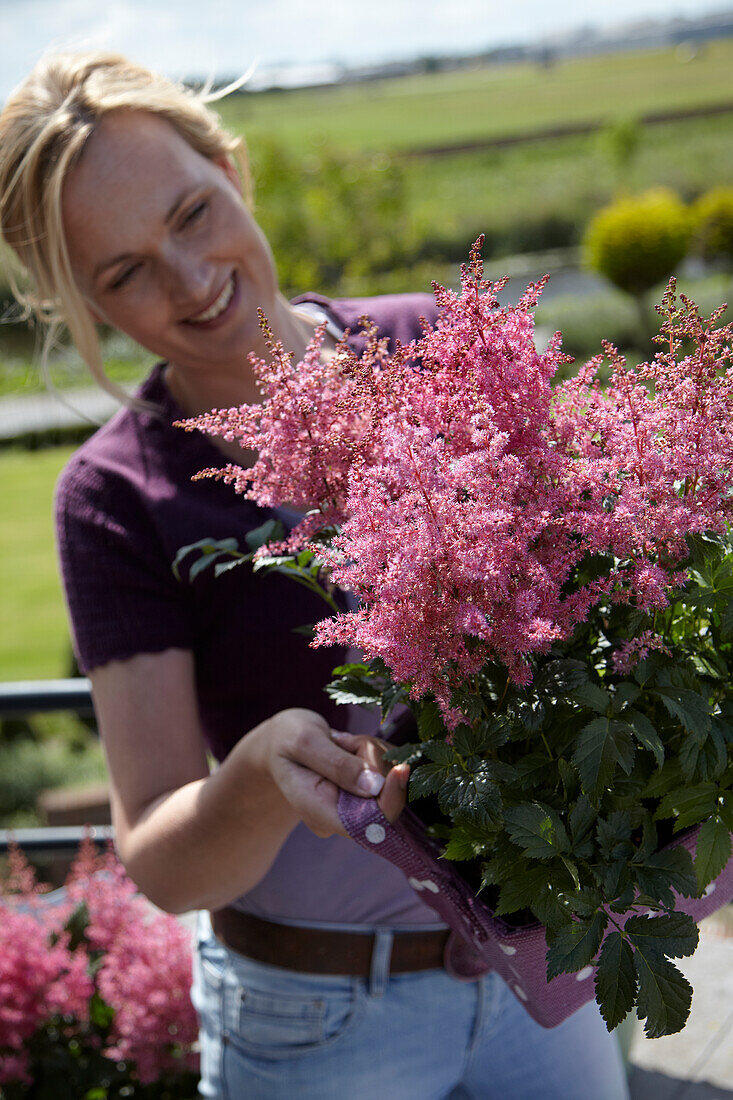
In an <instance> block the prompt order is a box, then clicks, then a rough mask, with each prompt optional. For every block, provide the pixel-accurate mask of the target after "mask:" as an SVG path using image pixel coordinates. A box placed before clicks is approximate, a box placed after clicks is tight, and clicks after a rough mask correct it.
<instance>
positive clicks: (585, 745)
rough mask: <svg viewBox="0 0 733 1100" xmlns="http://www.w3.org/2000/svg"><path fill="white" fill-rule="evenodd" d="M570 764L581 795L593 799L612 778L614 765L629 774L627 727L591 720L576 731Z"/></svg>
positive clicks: (615, 722) (630, 749)
mask: <svg viewBox="0 0 733 1100" xmlns="http://www.w3.org/2000/svg"><path fill="white" fill-rule="evenodd" d="M572 761H573V764H575V766H576V768H577V769H578V774H579V775H580V781H581V783H582V786H583V791H584V793H585V794H587V795H588V796H589V798H591V799H592V800H597V799H598V798H599V796H600V794H601V792H602V791H603V790H604V789H605V788H606V787H607V786H608V785H609V784H610V782H611V780H612V779H613V774H614V771H615V770H616V766H617V765H618V764H620V765H621V767H622V768H623V769H624V771H626V773H627V774H628V772H630V771H631V767H632V766H633V745H632V743H631V731H630V729H629V727H628V726H626V725H625V723H623V722H617V721H614V720H612V719H609V718H594V719H593V720H592V721H591V722H588V724H587V725H586V726H584V727H583V729H582V730H581V731H580V734H579V736H578V739H577V742H576V746H575V752H574V753H573V756H572Z"/></svg>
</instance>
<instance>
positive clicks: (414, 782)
mask: <svg viewBox="0 0 733 1100" xmlns="http://www.w3.org/2000/svg"><path fill="white" fill-rule="evenodd" d="M444 778H445V768H443V767H441V766H440V764H420V765H419V766H418V767H417V768H414V769H413V771H412V774H411V775H410V784H409V787H408V794H409V796H410V801H411V802H412V800H413V799H415V798H424V797H425V796H426V795H429V794H437V793H438V791H439V790H440V787H441V785H442V783H443V779H444Z"/></svg>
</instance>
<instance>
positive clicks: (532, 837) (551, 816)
mask: <svg viewBox="0 0 733 1100" xmlns="http://www.w3.org/2000/svg"><path fill="white" fill-rule="evenodd" d="M504 825H505V827H506V831H507V832H508V834H509V836H510V837H511V839H512V841H513V842H514V843H515V844H518V845H519V847H520V848H524V850H525V852H526V853H527V855H528V856H530V857H531V858H533V859H550V858H551V857H552V856H556V855H559V854H560V853H561V852H567V851H568V849H569V847H570V842H569V840H568V834H567V832H566V831H565V826H564V825H563V823H562V821H561V820H560V817H559V816H558V814H556V813H555V811H554V810H553V809H551V807H549V806H545V805H543V804H541V803H539V802H523V803H522V804H521V805H519V806H512V807H511V808H510V809H508V810H507V811H506V812H505V814H504Z"/></svg>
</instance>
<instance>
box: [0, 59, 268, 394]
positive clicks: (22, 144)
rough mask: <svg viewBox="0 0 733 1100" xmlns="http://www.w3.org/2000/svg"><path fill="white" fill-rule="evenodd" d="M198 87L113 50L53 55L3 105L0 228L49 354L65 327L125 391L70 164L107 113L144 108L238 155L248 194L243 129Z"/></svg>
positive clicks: (20, 291) (191, 136)
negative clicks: (108, 346) (83, 283)
mask: <svg viewBox="0 0 733 1100" xmlns="http://www.w3.org/2000/svg"><path fill="white" fill-rule="evenodd" d="M228 90H230V89H226V90H225V92H224V93H217V94H215V95H209V94H207V92H206V90H204V91H203V92H199V93H194V92H191V91H188V90H187V89H185V88H184V87H183V86H182V85H179V84H175V83H174V82H173V81H171V80H168V79H167V78H165V77H162V76H159V75H158V74H156V73H152V72H150V71H149V70H148V69H145V68H143V67H142V66H140V65H136V64H135V63H133V62H131V61H128V60H127V58H124V57H121V56H120V55H118V54H113V53H98V52H95V53H69V54H55V55H50V56H47V57H45V58H44V59H43V60H42V61H40V62H39V63H38V65H36V67H35V68H34V69H33V71H32V72H31V73H30V75H29V76H28V77H27V79H26V80H25V81H24V82H23V84H21V85H20V87H19V88H18V89H17V90H16V91H15V92H14V93H13V95H12V96H11V97H10V99H9V100H8V101H7V103H6V105H5V108H4V109H3V111H2V114H0V235H1V236H2V238H3V240H4V241H5V242H6V244H7V245H9V246H10V249H12V251H13V253H14V254H15V256H16V257H17V259H18V260H19V261H20V265H21V267H22V269H24V270H25V272H26V273H27V276H29V285H28V287H26V286H22V287H21V285H20V282H19V280H18V278H17V277H16V275H17V272H16V273H12V272H11V273H10V277H11V279H12V281H13V290H14V293H15V295H16V297H17V298H18V301H19V302H20V303H21V305H22V306H23V308H24V317H25V318H26V319H28V318H30V317H35V318H36V319H37V320H38V321H39V322H40V323H41V324H42V326H43V328H45V331H46V337H45V341H44V349H43V356H42V362H43V366H44V369H45V368H46V365H47V361H48V355H49V352H50V350H51V349H52V348H53V346H54V345H55V344H56V342H57V340H58V337H59V334H60V332H61V331H62V330H63V328H64V327H66V329H68V332H69V334H70V336H71V338H72V340H73V342H74V344H75V345H76V348H77V350H78V351H79V354H80V355H81V356H82V358H83V359H84V360H85V362H86V363H87V365H88V367H89V369H90V371H91V373H92V374H93V376H94V378H95V379H96V380H97V382H98V383H99V384H100V386H102V387H103V388H104V389H105V390H107V391H108V392H109V393H112V394H114V395H115V396H116V397H118V398H119V399H120V400H123V401H127V400H128V398H127V395H126V394H125V392H124V391H123V390H122V389H120V387H118V386H116V385H115V384H114V383H113V382H112V381H111V380H110V379H109V378H108V377H107V375H106V373H105V370H104V364H103V360H102V352H101V348H100V345H99V338H98V335H97V328H96V325H95V322H94V319H93V317H92V314H91V312H90V310H89V307H88V305H87V304H86V302H85V300H84V298H83V296H82V294H81V293H80V291H79V289H78V287H77V285H76V283H75V280H74V277H73V274H72V270H71V264H70V261H69V252H68V247H67V242H66V238H65V235H64V228H63V220H62V207H61V198H62V191H63V186H64V181H65V179H66V176H67V174H68V172H69V170H70V169H71V168H72V167H73V165H74V164H75V163H76V162H77V161H78V159H79V157H80V156H81V153H82V151H83V149H84V146H85V145H86V142H87V141H88V140H89V138H90V136H91V135H92V134H93V133H94V130H95V128H96V126H97V125H98V124H99V122H100V120H101V119H102V118H103V117H104V116H105V115H106V114H109V113H110V112H112V111H119V110H137V111H145V112H147V113H149V114H153V115H157V116H158V117H160V118H164V119H165V120H166V121H167V122H169V123H170V124H171V126H173V127H174V128H175V129H176V130H177V131H178V133H179V134H180V135H181V136H182V137H183V138H184V139H185V140H186V141H187V142H188V144H189V145H190V146H191V147H192V148H193V149H195V150H196V151H197V152H198V153H200V154H201V155H202V156H204V157H207V158H209V159H214V158H215V157H220V156H229V155H232V156H233V157H234V158H235V160H236V162H237V165H238V167H239V170H240V172H241V175H242V179H243V183H244V189H245V195H246V196H247V197H249V194H250V190H249V171H248V164H247V156H246V152H245V149H244V145H243V143H242V141H241V139H240V138H237V137H234V136H233V135H231V134H229V133H227V132H226V131H225V130H224V129H223V128H222V127H221V125H220V122H219V119H218V118H217V116H216V115H215V114H214V113H213V112H212V111H211V110H210V109H209V107H208V106H207V103H209V102H211V101H212V100H214V99H219V98H221V95H222V94H226V91H228Z"/></svg>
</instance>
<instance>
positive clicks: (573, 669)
mask: <svg viewBox="0 0 733 1100" xmlns="http://www.w3.org/2000/svg"><path fill="white" fill-rule="evenodd" d="M588 678H589V673H588V666H587V665H586V664H585V662H584V661H577V660H575V659H574V658H568V657H565V658H557V659H553V660H551V661H548V662H547V663H546V664H545V665H543V667H542V668H541V670H540V672H539V673H538V674H537V676H536V677H535V681H534V686H535V689H536V690H537V691H541V692H546V693H547V694H548V695H551V696H556V695H564V694H566V693H568V692H572V691H575V689H576V688H578V687H580V685H581V684H583V683H585V681H586V680H587V679H588Z"/></svg>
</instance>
